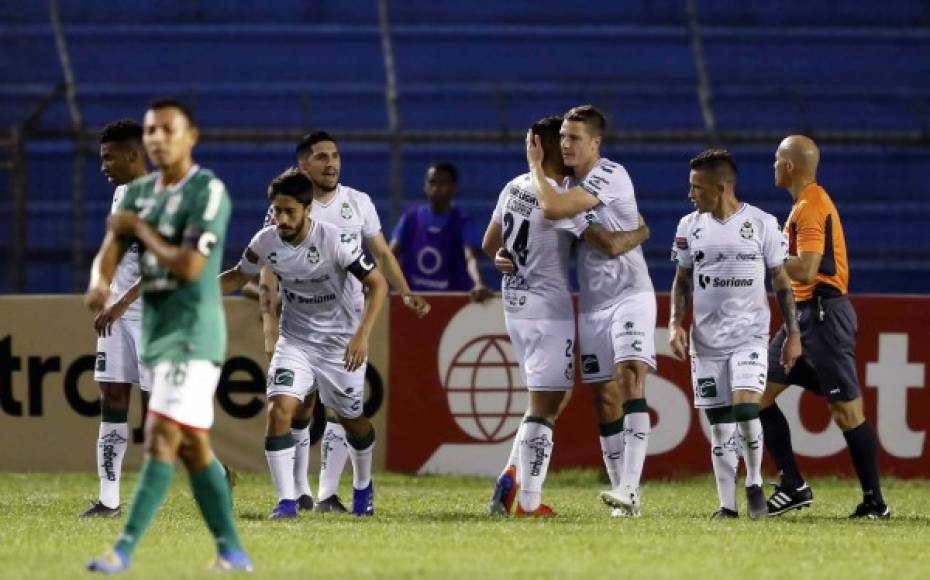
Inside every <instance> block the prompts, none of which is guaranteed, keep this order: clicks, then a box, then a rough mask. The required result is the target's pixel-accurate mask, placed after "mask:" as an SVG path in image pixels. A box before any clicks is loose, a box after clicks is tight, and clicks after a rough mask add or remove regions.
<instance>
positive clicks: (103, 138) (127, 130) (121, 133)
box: [100, 119, 142, 146]
mask: <svg viewBox="0 0 930 580" xmlns="http://www.w3.org/2000/svg"><path fill="white" fill-rule="evenodd" d="M104 143H131V144H133V145H139V146H141V145H142V125H140V124H139V122H138V121H133V120H132V119H119V120H117V121H111V122H109V123H107V124H106V125H104V127H103V129H102V130H101V131H100V144H101V145H103V144H104Z"/></svg>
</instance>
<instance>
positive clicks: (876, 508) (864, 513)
mask: <svg viewBox="0 0 930 580" xmlns="http://www.w3.org/2000/svg"><path fill="white" fill-rule="evenodd" d="M890 517H891V509H890V508H889V507H888V506H887V505H885V504H883V503H878V502H875V501H871V500H870V501H863V502H862V503H860V504H859V505H857V506H856V511H854V512H853V513H851V514H849V518H850V519H860V518H861V519H867V520H886V519H888V518H890Z"/></svg>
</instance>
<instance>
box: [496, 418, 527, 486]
mask: <svg viewBox="0 0 930 580" xmlns="http://www.w3.org/2000/svg"><path fill="white" fill-rule="evenodd" d="M521 439H523V423H520V428H519V429H517V433H516V435H514V436H513V445H512V446H511V447H510V457H508V458H507V464H506V465H504V469H503V471H501V473H503V472H504V471H507V468H508V467H510V466H511V465H513V466H514V467H516V468H517V478H516V479H517V480H516V482H515V483H516V484H517V485H520V440H521Z"/></svg>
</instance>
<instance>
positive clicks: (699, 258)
mask: <svg viewBox="0 0 930 580" xmlns="http://www.w3.org/2000/svg"><path fill="white" fill-rule="evenodd" d="M703 261H704V250H698V251H697V253H696V254H694V263H695V264H700V263H701V262H703Z"/></svg>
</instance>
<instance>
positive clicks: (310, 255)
mask: <svg viewBox="0 0 930 580" xmlns="http://www.w3.org/2000/svg"><path fill="white" fill-rule="evenodd" d="M307 260H308V261H309V262H310V263H311V264H319V263H320V251H319V250H318V249H316V246H310V248H308V249H307Z"/></svg>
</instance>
